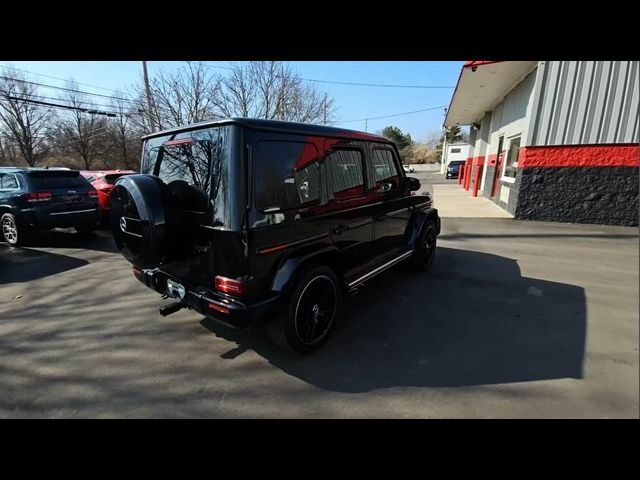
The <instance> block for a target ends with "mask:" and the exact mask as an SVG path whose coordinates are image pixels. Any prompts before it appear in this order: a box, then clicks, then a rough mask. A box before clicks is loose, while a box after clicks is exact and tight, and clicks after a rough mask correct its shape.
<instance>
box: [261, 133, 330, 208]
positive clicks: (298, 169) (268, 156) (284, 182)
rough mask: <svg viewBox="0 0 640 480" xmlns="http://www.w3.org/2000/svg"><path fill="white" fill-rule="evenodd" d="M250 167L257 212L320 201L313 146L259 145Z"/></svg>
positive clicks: (290, 144)
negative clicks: (252, 173)
mask: <svg viewBox="0 0 640 480" xmlns="http://www.w3.org/2000/svg"><path fill="white" fill-rule="evenodd" d="M253 164H254V170H255V174H254V185H255V198H256V206H257V207H258V209H259V210H262V211H268V210H276V209H277V210H287V209H291V208H296V207H300V206H303V205H306V204H310V203H313V202H317V201H318V200H319V199H320V169H319V167H318V151H317V150H316V148H315V146H313V145H312V144H310V143H305V142H286V141H271V140H263V141H259V142H258V144H257V146H256V149H255V154H254V158H253Z"/></svg>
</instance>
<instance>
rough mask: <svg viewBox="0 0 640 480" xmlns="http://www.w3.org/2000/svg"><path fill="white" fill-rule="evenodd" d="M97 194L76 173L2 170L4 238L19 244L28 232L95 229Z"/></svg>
mask: <svg viewBox="0 0 640 480" xmlns="http://www.w3.org/2000/svg"><path fill="white" fill-rule="evenodd" d="M97 220H98V192H97V191H96V189H95V188H93V187H92V186H91V184H90V183H89V182H88V181H87V180H86V179H85V178H84V177H82V175H80V172H78V171H77V170H69V169H66V168H64V169H63V168H19V167H0V228H1V231H2V239H3V240H4V241H5V242H7V243H8V244H9V245H14V246H16V245H18V244H19V243H20V241H21V239H22V236H23V233H24V232H25V231H27V230H38V229H50V228H56V227H75V229H76V230H77V231H78V232H80V233H88V232H91V231H93V230H95V228H96V226H97Z"/></svg>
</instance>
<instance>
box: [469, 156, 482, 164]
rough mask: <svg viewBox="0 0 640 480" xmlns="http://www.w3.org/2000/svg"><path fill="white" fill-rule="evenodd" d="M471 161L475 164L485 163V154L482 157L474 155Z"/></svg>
mask: <svg viewBox="0 0 640 480" xmlns="http://www.w3.org/2000/svg"><path fill="white" fill-rule="evenodd" d="M471 163H472V164H473V165H483V164H484V155H483V156H481V157H473V158H472V159H471Z"/></svg>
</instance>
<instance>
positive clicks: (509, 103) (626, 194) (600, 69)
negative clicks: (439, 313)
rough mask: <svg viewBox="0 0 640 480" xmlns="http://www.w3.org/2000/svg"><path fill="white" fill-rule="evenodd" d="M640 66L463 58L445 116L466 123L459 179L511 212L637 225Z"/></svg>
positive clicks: (537, 217) (519, 215) (448, 120)
mask: <svg viewBox="0 0 640 480" xmlns="http://www.w3.org/2000/svg"><path fill="white" fill-rule="evenodd" d="M639 67H640V62H637V61H508V62H495V61H471V62H466V63H465V65H464V66H463V67H462V71H461V73H460V77H459V79H458V84H457V86H456V90H455V92H454V94H453V97H452V99H451V103H450V105H449V108H448V110H447V116H446V119H445V126H446V127H451V126H454V125H470V126H471V127H472V128H471V138H470V143H471V148H470V152H469V156H468V158H467V160H466V165H465V169H464V175H463V176H462V178H461V185H462V187H463V188H465V189H467V190H469V191H470V193H471V194H472V195H482V196H485V197H487V198H489V199H491V200H492V201H494V202H495V203H497V204H498V205H499V206H500V207H502V208H504V209H506V210H507V211H508V212H509V213H511V214H513V215H514V217H515V218H520V219H527V220H545V221H558V222H571V223H600V224H612V225H638V180H639V179H638V167H639V166H640V147H639V145H638V141H639V131H638V129H639V124H640V72H639Z"/></svg>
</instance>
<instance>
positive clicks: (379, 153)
mask: <svg viewBox="0 0 640 480" xmlns="http://www.w3.org/2000/svg"><path fill="white" fill-rule="evenodd" d="M371 163H372V170H373V171H372V174H373V181H374V182H375V183H378V182H382V181H385V180H386V181H388V182H391V183H393V184H394V185H395V186H399V178H398V169H397V168H396V165H395V163H394V161H393V153H392V152H391V150H388V149H386V148H385V149H381V148H374V149H373V156H372V159H371Z"/></svg>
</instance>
